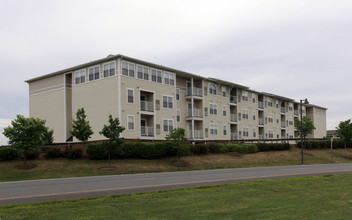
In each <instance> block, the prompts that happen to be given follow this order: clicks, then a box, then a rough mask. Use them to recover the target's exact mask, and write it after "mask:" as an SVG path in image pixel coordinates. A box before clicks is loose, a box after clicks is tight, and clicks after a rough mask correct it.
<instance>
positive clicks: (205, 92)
mask: <svg viewBox="0 0 352 220" xmlns="http://www.w3.org/2000/svg"><path fill="white" fill-rule="evenodd" d="M204 95H208V87H206V86H204Z"/></svg>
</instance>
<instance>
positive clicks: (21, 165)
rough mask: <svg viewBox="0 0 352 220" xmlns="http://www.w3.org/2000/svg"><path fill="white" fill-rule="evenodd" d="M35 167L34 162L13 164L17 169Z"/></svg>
mask: <svg viewBox="0 0 352 220" xmlns="http://www.w3.org/2000/svg"><path fill="white" fill-rule="evenodd" d="M36 167H37V165H36V164H19V165H17V166H15V168H16V169H19V170H31V169H34V168H36Z"/></svg>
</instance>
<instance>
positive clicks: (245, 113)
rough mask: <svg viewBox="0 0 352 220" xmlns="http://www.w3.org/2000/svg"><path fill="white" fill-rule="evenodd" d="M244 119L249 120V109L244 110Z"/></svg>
mask: <svg viewBox="0 0 352 220" xmlns="http://www.w3.org/2000/svg"><path fill="white" fill-rule="evenodd" d="M242 118H243V119H248V109H242Z"/></svg>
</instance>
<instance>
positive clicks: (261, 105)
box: [258, 101, 264, 109]
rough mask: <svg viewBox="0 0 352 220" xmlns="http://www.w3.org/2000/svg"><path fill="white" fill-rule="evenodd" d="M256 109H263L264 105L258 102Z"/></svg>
mask: <svg viewBox="0 0 352 220" xmlns="http://www.w3.org/2000/svg"><path fill="white" fill-rule="evenodd" d="M258 108H259V109H264V103H263V102H259V101H258Z"/></svg>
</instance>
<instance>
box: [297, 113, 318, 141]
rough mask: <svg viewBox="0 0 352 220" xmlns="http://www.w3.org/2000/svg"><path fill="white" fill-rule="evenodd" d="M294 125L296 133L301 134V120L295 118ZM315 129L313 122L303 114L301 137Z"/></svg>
mask: <svg viewBox="0 0 352 220" xmlns="http://www.w3.org/2000/svg"><path fill="white" fill-rule="evenodd" d="M295 127H296V128H297V132H298V135H299V136H301V121H300V120H299V119H298V118H295ZM314 130H315V127H314V124H313V122H312V120H310V118H308V117H307V116H303V118H302V136H303V139H306V137H307V136H308V135H309V134H311V133H312V132H313V131H314Z"/></svg>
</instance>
